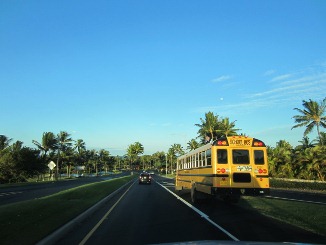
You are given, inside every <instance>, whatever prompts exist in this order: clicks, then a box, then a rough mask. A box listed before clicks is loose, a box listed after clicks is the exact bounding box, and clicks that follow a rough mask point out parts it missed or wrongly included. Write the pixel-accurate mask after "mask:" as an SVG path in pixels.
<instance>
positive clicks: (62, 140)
mask: <svg viewBox="0 0 326 245" xmlns="http://www.w3.org/2000/svg"><path fill="white" fill-rule="evenodd" d="M71 142H72V139H71V138H70V134H68V133H67V132H66V131H61V132H60V133H59V134H58V135H57V143H58V158H57V167H56V169H57V170H56V180H58V176H59V160H60V152H61V151H64V150H65V148H66V147H70V146H71Z"/></svg>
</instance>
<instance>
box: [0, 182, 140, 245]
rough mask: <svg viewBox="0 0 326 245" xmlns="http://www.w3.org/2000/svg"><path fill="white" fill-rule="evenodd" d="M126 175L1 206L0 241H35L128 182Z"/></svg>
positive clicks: (6, 242) (30, 242)
mask: <svg viewBox="0 0 326 245" xmlns="http://www.w3.org/2000/svg"><path fill="white" fill-rule="evenodd" d="M133 178H135V177H134V176H127V177H122V178H117V179H112V180H108V181H103V182H97V183H92V184H87V185H83V186H80V187H76V188H72V189H69V190H66V191H62V192H59V193H57V194H54V195H51V196H47V197H44V198H40V199H35V200H30V201H25V202H19V203H15V204H9V205H4V206H1V207H0V230H1V232H0V241H1V244H35V243H36V242H38V241H39V240H40V239H42V238H43V237H45V236H46V235H48V234H50V233H51V232H53V231H55V230H56V229H57V228H59V227H60V226H62V225H64V224H65V223H67V222H68V221H70V220H71V219H73V218H74V217H76V216H77V215H79V214H80V213H82V212H83V211H85V210H87V209H88V208H89V207H91V206H92V205H94V204H95V203H97V202H98V201H100V200H101V199H103V198H104V197H106V196H108V195H109V194H110V193H112V192H114V191H115V190H117V189H118V188H119V187H121V186H122V185H124V184H126V183H127V182H129V181H130V180H131V179H133Z"/></svg>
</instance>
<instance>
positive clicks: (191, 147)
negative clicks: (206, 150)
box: [187, 139, 199, 151]
mask: <svg viewBox="0 0 326 245" xmlns="http://www.w3.org/2000/svg"><path fill="white" fill-rule="evenodd" d="M187 145H188V146H187V150H189V151H192V150H195V149H197V148H198V147H199V143H198V142H197V141H196V140H195V139H191V140H190V141H189V142H188V143H187Z"/></svg>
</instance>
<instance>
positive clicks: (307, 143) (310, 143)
mask: <svg viewBox="0 0 326 245" xmlns="http://www.w3.org/2000/svg"><path fill="white" fill-rule="evenodd" d="M314 141H315V140H313V141H310V140H309V137H308V136H304V137H303V138H302V140H300V141H298V142H299V143H301V145H299V146H297V147H296V149H297V150H305V149H307V148H311V147H314V146H315V144H314Z"/></svg>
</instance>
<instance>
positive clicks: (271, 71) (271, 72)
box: [264, 70, 276, 76]
mask: <svg viewBox="0 0 326 245" xmlns="http://www.w3.org/2000/svg"><path fill="white" fill-rule="evenodd" d="M275 72H276V71H275V70H268V71H266V72H265V73H264V76H271V75H273V74H274V73H275Z"/></svg>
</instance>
